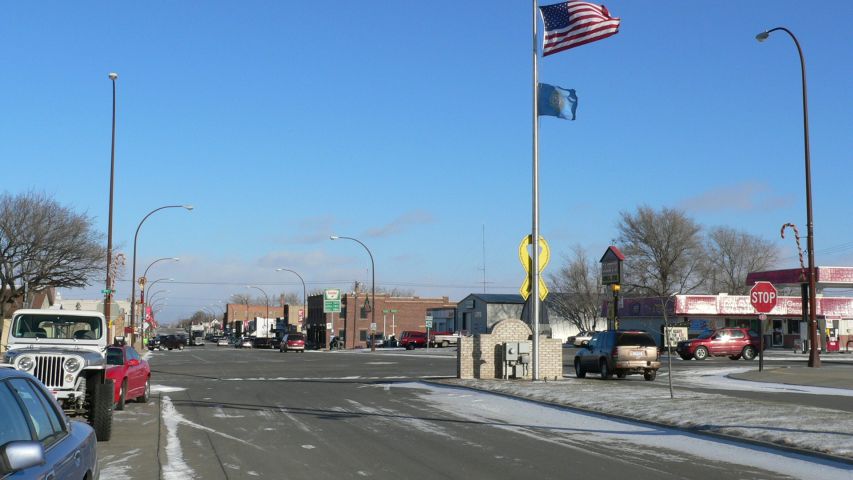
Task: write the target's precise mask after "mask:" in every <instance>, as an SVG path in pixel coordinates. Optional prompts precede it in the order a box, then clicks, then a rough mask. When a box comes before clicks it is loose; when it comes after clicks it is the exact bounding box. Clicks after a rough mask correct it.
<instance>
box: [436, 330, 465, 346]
mask: <svg viewBox="0 0 853 480" xmlns="http://www.w3.org/2000/svg"><path fill="white" fill-rule="evenodd" d="M461 336H462V334H461V333H459V332H432V333H430V335H429V343H430V345H432V346H434V347H449V346H451V345H452V346H454V347H455V346H457V345H459V338H460V337H461Z"/></svg>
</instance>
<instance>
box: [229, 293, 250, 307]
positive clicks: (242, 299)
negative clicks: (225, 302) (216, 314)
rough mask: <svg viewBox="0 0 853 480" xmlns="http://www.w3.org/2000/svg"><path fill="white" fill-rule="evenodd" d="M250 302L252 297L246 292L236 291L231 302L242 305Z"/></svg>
mask: <svg viewBox="0 0 853 480" xmlns="http://www.w3.org/2000/svg"><path fill="white" fill-rule="evenodd" d="M249 302H251V298H250V297H249V295H246V294H245V293H235V294H233V295H231V303H239V304H241V305H246V306H248V305H249Z"/></svg>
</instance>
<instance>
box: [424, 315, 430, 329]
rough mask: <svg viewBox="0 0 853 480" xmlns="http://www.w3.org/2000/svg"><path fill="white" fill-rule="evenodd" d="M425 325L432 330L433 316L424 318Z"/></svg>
mask: <svg viewBox="0 0 853 480" xmlns="http://www.w3.org/2000/svg"><path fill="white" fill-rule="evenodd" d="M424 324H425V325H426V328H432V315H427V316H426V317H425V318H424Z"/></svg>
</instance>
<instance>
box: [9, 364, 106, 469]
mask: <svg viewBox="0 0 853 480" xmlns="http://www.w3.org/2000/svg"><path fill="white" fill-rule="evenodd" d="M0 412H3V415H2V417H3V420H2V427H0V478H3V479H10V480H11V479H17V478H20V479H24V478H75V479H76V478H81V479H82V478H98V473H99V472H98V458H97V441H96V439H95V431H94V430H93V429H92V427H90V426H89V425H87V424H85V423H83V422H77V421H71V420H69V419H68V417H66V416H65V414H64V413H63V412H62V409H61V408H60V407H59V405H58V404H57V402H56V399H55V398H54V396H53V394H51V393H50V392H48V391H47V390H46V389H45V388H44V386H43V385H42V384H41V382H39V381H38V380H37V379H36V378H35V377H33V376H32V375H30V374H29V373H26V372H22V371H18V370H15V369H13V368H8V367H0Z"/></svg>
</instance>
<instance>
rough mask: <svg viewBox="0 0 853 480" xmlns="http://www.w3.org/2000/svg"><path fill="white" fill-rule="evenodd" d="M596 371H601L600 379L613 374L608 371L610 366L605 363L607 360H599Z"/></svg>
mask: <svg viewBox="0 0 853 480" xmlns="http://www.w3.org/2000/svg"><path fill="white" fill-rule="evenodd" d="M598 371H599V372H601V379H602V380H610V377H611V376H612V375H613V372H611V371H610V366H609V365H607V360H602V361H601V365H600V367H599V369H598Z"/></svg>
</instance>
